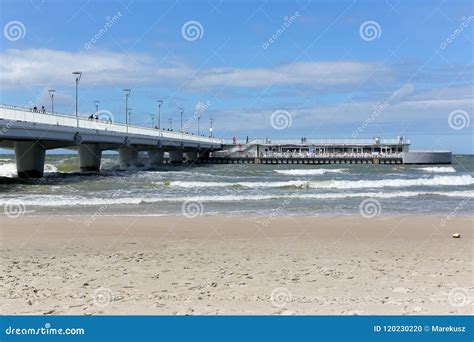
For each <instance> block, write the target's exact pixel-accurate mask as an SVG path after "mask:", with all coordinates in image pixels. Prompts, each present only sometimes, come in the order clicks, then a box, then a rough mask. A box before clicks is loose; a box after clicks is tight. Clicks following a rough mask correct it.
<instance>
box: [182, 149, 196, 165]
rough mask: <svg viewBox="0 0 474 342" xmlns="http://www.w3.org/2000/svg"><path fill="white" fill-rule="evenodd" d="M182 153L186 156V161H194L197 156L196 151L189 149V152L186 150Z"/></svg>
mask: <svg viewBox="0 0 474 342" xmlns="http://www.w3.org/2000/svg"><path fill="white" fill-rule="evenodd" d="M184 155H185V157H186V162H187V163H192V162H195V161H196V160H197V158H198V153H197V151H189V152H186V153H185V154H184Z"/></svg>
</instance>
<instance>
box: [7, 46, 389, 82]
mask: <svg viewBox="0 0 474 342" xmlns="http://www.w3.org/2000/svg"><path fill="white" fill-rule="evenodd" d="M0 59H1V60H2V64H1V65H0V75H1V76H0V84H1V86H2V88H4V89H5V88H7V89H12V88H22V87H32V86H48V85H54V86H59V85H72V84H73V81H74V77H73V76H72V75H71V73H72V72H73V71H82V72H83V73H84V75H83V79H82V80H81V83H82V84H100V85H116V86H119V87H120V86H123V85H134V84H136V83H144V84H163V82H168V84H170V85H181V84H182V85H183V86H186V87H188V88H193V89H202V88H203V87H204V88H209V87H222V86H226V87H245V88H257V87H268V86H272V85H274V86H290V85H308V86H317V85H322V86H341V85H342V86H344V85H346V86H352V85H357V84H360V83H361V82H364V81H366V80H367V79H368V78H370V76H371V75H372V76H373V77H377V79H381V80H383V79H387V78H388V77H390V76H391V74H392V73H391V71H390V69H389V68H388V67H386V66H383V65H380V64H377V63H363V62H354V61H334V62H328V61H323V62H297V63H290V64H285V65H279V66H275V67H268V68H234V67H228V68H208V69H202V70H194V69H193V68H192V67H190V66H187V65H183V64H180V63H176V62H171V63H169V64H167V65H163V64H161V63H159V62H158V61H157V60H155V59H154V58H153V57H151V56H149V55H145V54H136V53H134V54H122V53H115V52H107V51H87V52H65V51H58V50H50V49H26V50H16V49H10V50H6V51H5V52H2V53H1V54H0Z"/></svg>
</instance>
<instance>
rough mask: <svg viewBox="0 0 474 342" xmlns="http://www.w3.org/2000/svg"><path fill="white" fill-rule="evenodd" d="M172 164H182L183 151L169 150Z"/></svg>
mask: <svg viewBox="0 0 474 342" xmlns="http://www.w3.org/2000/svg"><path fill="white" fill-rule="evenodd" d="M168 153H169V156H170V164H180V163H182V162H183V152H181V151H169V152H168Z"/></svg>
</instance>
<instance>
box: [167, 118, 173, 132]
mask: <svg viewBox="0 0 474 342" xmlns="http://www.w3.org/2000/svg"><path fill="white" fill-rule="evenodd" d="M168 122H169V124H170V131H172V130H173V119H171V118H170V119H168Z"/></svg>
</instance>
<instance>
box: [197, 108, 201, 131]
mask: <svg viewBox="0 0 474 342" xmlns="http://www.w3.org/2000/svg"><path fill="white" fill-rule="evenodd" d="M197 119H198V137H199V136H201V131H200V130H199V127H200V121H201V112H200V111H198V112H197Z"/></svg>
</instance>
